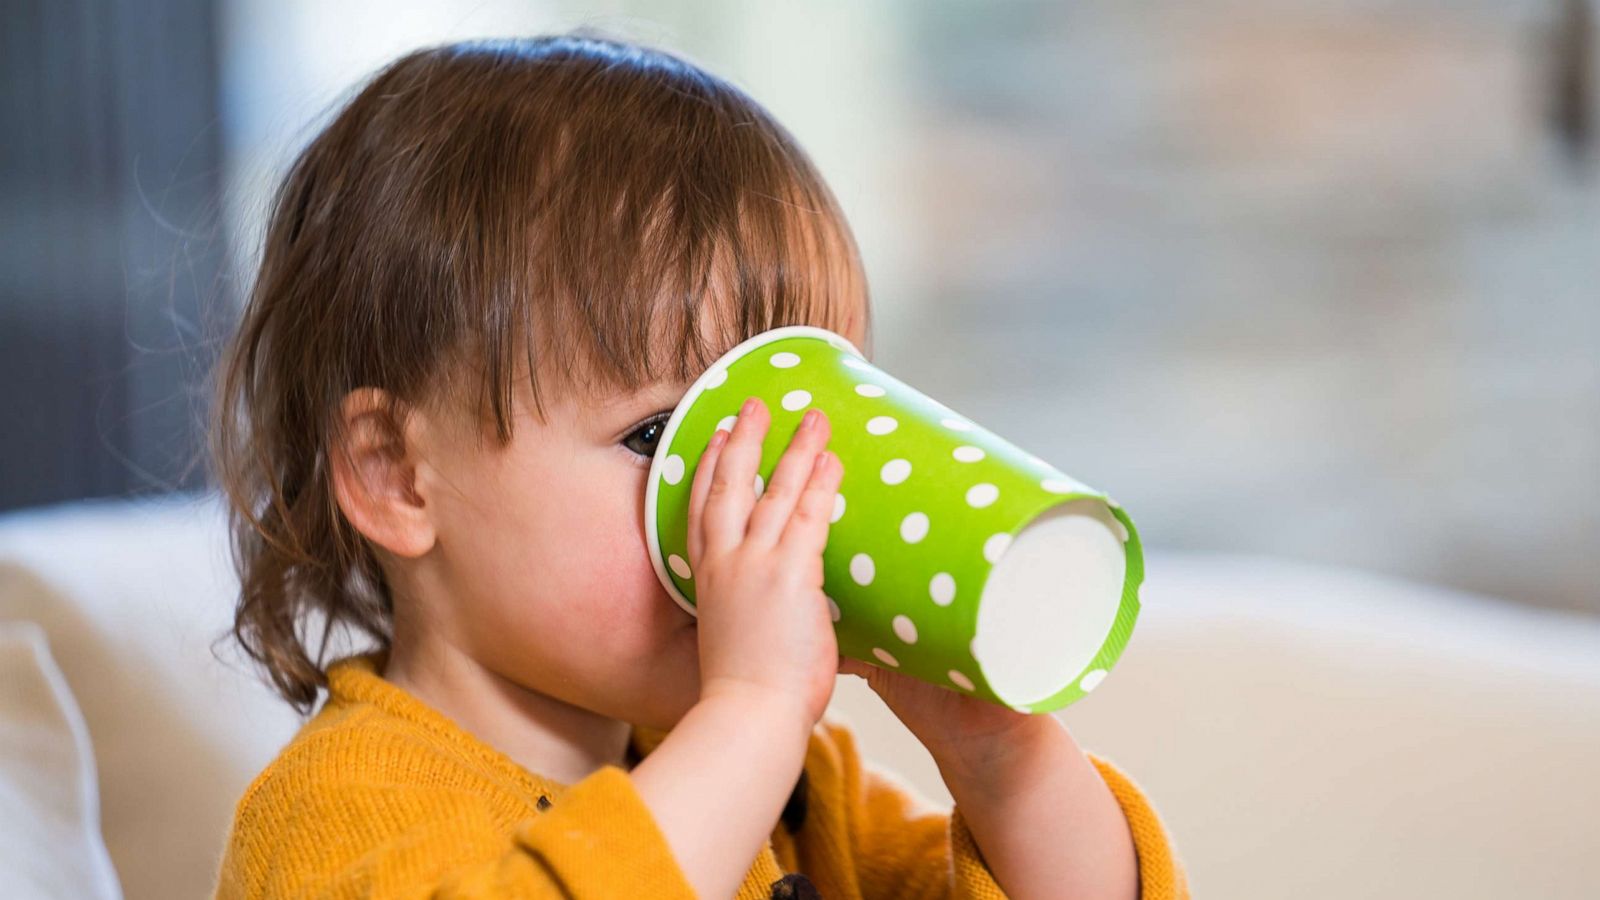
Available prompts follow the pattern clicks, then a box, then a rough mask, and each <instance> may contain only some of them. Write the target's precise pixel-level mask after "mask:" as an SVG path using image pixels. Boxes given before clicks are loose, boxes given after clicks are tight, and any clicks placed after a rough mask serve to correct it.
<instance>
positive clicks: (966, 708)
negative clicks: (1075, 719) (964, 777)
mask: <svg viewBox="0 0 1600 900" xmlns="http://www.w3.org/2000/svg"><path fill="white" fill-rule="evenodd" d="M839 671H840V673H842V674H845V675H859V676H860V677H862V678H864V679H866V682H867V685H868V686H869V687H871V688H872V690H873V692H874V693H876V694H877V695H878V696H879V697H881V698H882V699H883V702H884V704H885V705H886V706H888V707H889V710H890V711H891V712H893V713H894V714H895V716H896V717H897V718H899V720H900V721H901V723H903V724H904V725H905V726H906V728H907V729H908V730H910V732H911V733H912V734H913V735H915V736H916V738H917V740H919V741H921V742H922V745H923V746H924V747H926V748H928V752H929V753H931V754H932V755H933V758H934V760H935V761H936V762H937V763H938V764H939V767H940V768H941V769H949V768H951V767H954V768H955V769H958V770H960V771H964V772H984V771H985V770H986V769H987V768H988V767H989V765H990V764H992V763H993V761H994V760H995V759H996V758H997V757H998V755H999V754H1001V753H1003V752H1004V751H1006V750H1008V749H1012V748H1013V747H1014V745H1015V744H1016V742H1018V741H1022V740H1028V739H1031V736H1032V734H1033V733H1034V732H1036V731H1038V730H1039V729H1042V728H1044V727H1046V726H1048V725H1052V724H1056V723H1054V722H1053V721H1052V720H1051V717H1050V716H1046V715H1033V714H1031V713H1024V712H1017V711H1016V710H1013V709H1010V708H1008V707H1005V706H1001V705H999V704H998V703H990V702H989V701H987V700H980V699H979V698H977V697H973V696H970V695H967V694H963V693H959V692H957V691H953V690H947V689H945V688H941V687H939V686H937V685H934V684H930V683H928V682H926V681H922V680H921V679H917V678H912V677H911V676H909V675H904V674H901V673H900V672H896V671H894V670H892V669H885V668H882V667H880V666H874V665H869V664H867V663H864V662H861V661H860V660H856V659H851V658H850V657H846V656H840V657H839Z"/></svg>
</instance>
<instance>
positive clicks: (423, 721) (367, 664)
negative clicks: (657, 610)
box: [328, 649, 667, 791]
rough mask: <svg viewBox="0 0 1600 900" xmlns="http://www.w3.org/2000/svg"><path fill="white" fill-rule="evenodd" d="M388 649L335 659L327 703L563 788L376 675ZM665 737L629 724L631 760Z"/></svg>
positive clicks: (538, 785)
mask: <svg viewBox="0 0 1600 900" xmlns="http://www.w3.org/2000/svg"><path fill="white" fill-rule="evenodd" d="M388 656H389V651H388V650H387V649H379V650H370V651H367V652H365V653H358V654H355V655H352V656H346V657H344V658H342V659H337V660H335V661H334V662H333V663H331V664H330V665H329V666H328V703H329V704H338V705H341V706H350V705H355V704H368V705H371V706H373V707H376V708H377V709H380V710H382V711H383V712H385V713H388V714H389V715H392V716H395V717H398V718H400V719H404V720H405V721H407V722H410V723H412V724H414V725H418V726H421V727H423V728H426V729H427V730H429V731H431V732H433V733H434V734H436V735H439V736H440V737H443V738H445V739H447V740H449V741H450V742H451V743H453V744H456V745H459V746H465V747H468V748H470V749H471V750H472V752H473V753H475V754H477V755H478V756H480V757H483V758H485V759H486V760H487V761H489V762H491V763H493V764H494V765H496V766H497V767H499V768H507V767H509V768H510V769H512V770H514V771H515V772H517V773H520V775H522V776H523V777H525V778H531V781H532V783H533V786H534V787H535V789H537V790H552V789H554V790H556V791H559V790H561V789H563V788H566V787H567V786H568V785H566V784H564V783H562V782H559V781H556V780H554V779H551V778H547V777H545V776H543V775H540V774H539V773H537V772H530V771H528V769H526V768H525V767H523V766H522V765H521V764H520V763H518V762H517V761H516V760H514V759H512V758H511V757H509V756H507V755H505V754H504V753H502V752H501V751H500V750H497V749H495V748H494V747H492V746H490V745H489V744H487V743H485V742H484V741H482V740H480V739H479V738H478V737H477V736H476V735H474V734H472V733H471V732H469V731H467V730H466V729H465V728H463V727H462V726H461V725H460V724H459V723H457V722H456V721H455V720H454V719H451V718H450V717H449V716H447V715H445V714H444V713H443V712H441V711H439V710H437V709H435V708H434V707H432V706H430V705H428V704H427V703H426V702H424V701H423V700H422V699H420V698H419V697H417V696H416V695H414V694H412V693H411V692H410V691H407V690H405V689H404V688H402V687H400V686H399V685H397V684H394V683H393V682H390V681H388V680H386V679H384V677H383V676H382V675H380V674H379V672H381V671H382V670H383V667H384V665H385V663H386V662H387V661H388ZM666 737H667V732H666V731H664V730H661V729H656V728H650V727H647V726H644V725H632V726H631V730H630V732H629V735H628V741H629V744H630V746H631V748H632V750H633V755H634V756H635V757H637V758H639V759H643V758H644V757H645V756H648V755H649V754H650V752H651V751H652V750H654V749H655V748H656V747H658V746H660V744H661V742H662V741H663V740H665V739H666Z"/></svg>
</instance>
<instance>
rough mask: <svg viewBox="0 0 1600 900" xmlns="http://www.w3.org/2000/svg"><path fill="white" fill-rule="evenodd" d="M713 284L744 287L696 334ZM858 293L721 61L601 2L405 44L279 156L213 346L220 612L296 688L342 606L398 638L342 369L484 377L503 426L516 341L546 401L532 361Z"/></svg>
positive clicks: (818, 309) (618, 369)
mask: <svg viewBox="0 0 1600 900" xmlns="http://www.w3.org/2000/svg"><path fill="white" fill-rule="evenodd" d="M711 296H717V297H719V298H720V299H719V301H718V303H717V306H720V307H723V308H726V309H727V310H729V313H728V314H726V315H722V316H712V317H711V319H710V321H711V323H712V327H710V328H709V329H707V333H708V334H709V335H710V336H709V337H707V336H705V335H703V334H702V332H701V330H700V328H701V325H700V321H701V316H700V312H701V305H702V302H703V300H705V299H706V298H707V297H711ZM857 316H862V317H866V321H863V322H861V323H859V324H861V325H862V326H863V327H865V328H868V329H870V307H869V304H868V302H867V286H866V282H865V276H864V273H863V271H862V268H861V263H860V259H859V254H858V252H857V249H856V245H855V242H854V238H853V236H852V235H851V232H850V229H849V226H848V224H847V223H846V222H845V219H844V215H843V213H842V212H841V210H840V208H839V206H838V204H837V202H836V200H835V198H834V197H833V195H832V193H831V192H830V190H829V189H828V187H827V186H826V184H825V183H824V182H823V180H822V178H821V176H820V175H819V174H818V172H817V171H816V169H815V167H814V166H813V164H812V163H811V161H810V160H809V159H808V157H807V155H806V154H805V153H804V152H803V151H802V150H801V149H800V147H799V146H798V144H797V143H796V142H795V140H794V138H793V137H792V136H791V135H790V134H789V133H788V132H787V131H786V130H785V129H784V128H783V127H782V126H781V125H779V124H778V123H777V122H776V121H775V120H774V119H773V118H772V116H771V115H770V114H769V113H768V112H767V111H766V110H764V109H763V108H762V107H761V106H760V105H759V104H757V103H756V102H755V101H754V100H752V99H751V98H750V97H749V96H748V95H747V94H746V93H745V92H743V91H742V90H741V89H739V88H737V87H735V86H734V85H732V84H730V83H729V82H727V81H725V80H723V79H720V78H718V77H716V76H713V75H711V74H708V73H707V72H705V71H704V70H702V69H700V68H697V67H696V66H695V65H693V64H691V63H689V62H687V61H685V60H684V59H682V58H680V57H678V56H675V55H672V54H669V53H667V52H664V51H662V50H659V49H654V48H650V47H645V46H641V45H639V44H637V43H634V42H629V41H623V40H620V39H616V38H611V37H606V36H604V35H601V34H599V33H597V32H596V31H595V30H594V29H592V28H590V27H588V26H585V27H584V28H580V29H577V30H574V31H571V32H568V33H566V34H559V35H540V36H535V37H528V38H521V39H495V40H480V41H468V42H463V43H457V44H450V45H445V46H438V47H429V48H424V49H420V50H416V51H414V52H411V53H408V54H406V55H405V56H402V57H401V58H399V59H397V60H395V61H394V62H392V63H390V64H389V65H387V66H385V67H384V68H382V69H381V70H379V71H378V72H376V73H375V74H374V75H373V76H371V78H370V79H369V80H368V81H367V83H366V84H365V86H364V87H362V88H361V89H360V90H359V93H357V94H356V95H355V96H354V98H353V99H350V100H349V102H348V103H347V104H346V105H345V106H344V107H343V108H342V109H341V110H340V111H339V113H338V115H337V116H336V117H335V118H334V119H333V120H332V122H331V123H330V124H329V125H328V126H327V127H326V128H325V129H323V130H322V131H321V132H320V133H319V134H318V135H317V136H316V137H315V138H314V139H313V140H311V141H310V143H309V144H308V145H307V146H306V147H305V148H304V149H303V150H302V151H301V153H300V154H299V156H298V157H297V158H296V159H295V161H294V163H293V164H292V166H291V167H290V169H289V171H288V173H287V175H286V176H285V178H284V180H283V182H282V184H281V186H280V187H279V188H278V190H277V191H276V193H275V195H274V196H273V198H272V202H271V208H270V211H269V220H268V223H267V228H266V232H265V241H264V246H263V248H262V256H261V264H260V269H259V271H258V272H257V274H256V279H255V282H254V284H253V286H252V288H251V291H250V294H249V297H248V299H247V302H246V305H245V308H244V311H243V315H242V319H241V321H240V322H239V324H238V327H237V329H236V331H235V332H234V333H233V335H232V336H231V339H230V341H229V344H228V346H227V347H226V349H225V352H224V354H223V356H222V358H221V359H220V360H219V362H218V365H217V368H216V372H217V375H216V383H215V387H214V390H215V394H214V404H213V410H214V412H213V422H212V428H211V435H210V441H209V444H210V454H211V463H212V467H213V470H214V474H215V477H216V479H217V481H218V483H219V485H220V488H221V490H222V491H223V492H224V493H225V495H226V498H227V501H228V510H229V512H228V515H229V532H230V535H231V538H232V551H233V561H234V565H235V568H236V569H237V571H238V573H239V577H240V591H239V596H238V602H237V608H236V610H235V617H234V624H233V627H232V629H231V632H229V633H225V634H223V635H222V639H226V638H227V637H229V634H231V635H232V637H234V638H235V639H236V640H237V641H238V642H239V644H240V645H242V646H243V648H244V649H245V651H246V652H247V653H248V654H249V655H250V657H251V658H253V659H254V660H255V661H256V662H257V663H258V664H259V665H260V666H262V667H263V668H264V669H265V671H266V673H267V675H268V676H269V677H270V679H271V683H272V685H273V687H274V688H275V689H276V690H277V691H278V693H280V694H282V695H283V697H284V698H285V699H287V700H288V701H289V703H290V704H291V705H293V706H294V707H295V708H296V710H298V711H299V712H300V713H301V714H302V715H309V714H310V712H311V710H312V707H313V705H314V703H315V701H316V698H317V695H318V689H319V688H321V687H324V686H326V684H327V678H326V673H325V670H324V665H325V662H326V659H325V657H326V654H327V648H328V638H329V636H330V633H331V632H332V631H333V630H334V629H335V627H337V626H347V627H349V628H351V629H353V630H354V631H355V632H357V633H365V634H366V635H369V636H370V637H371V638H372V639H374V640H375V641H376V642H377V644H378V646H379V647H380V648H387V647H388V646H389V644H390V641H391V640H392V632H391V624H392V623H391V615H392V612H393V598H392V597H391V595H390V590H389V586H388V584H387V582H386V580H385V578H384V573H383V571H382V569H381V568H380V567H379V565H378V559H377V557H376V555H375V554H374V552H373V550H372V548H371V547H370V545H369V544H368V543H367V542H366V540H365V539H364V537H363V536H362V535H361V534H360V533H359V532H357V531H356V530H355V529H354V528H352V527H351V526H350V524H349V523H348V522H347V521H346V520H344V518H343V515H342V513H341V510H340V508H339V506H338V503H337V502H336V500H335V496H334V491H333V484H332V481H331V478H330V467H329V465H328V452H329V448H342V447H343V446H344V441H343V437H344V431H343V428H344V421H343V417H342V415H341V414H340V413H341V401H342V399H343V398H344V396H345V395H346V393H348V392H349V391H351V390H353V389H355V388H357V387H361V386H373V387H378V388H382V389H383V390H384V391H385V392H386V394H387V395H388V396H389V397H390V399H391V400H392V404H391V413H393V414H394V415H396V416H397V420H402V419H403V416H404V413H405V410H406V409H407V408H410V407H413V406H417V405H431V404H434V403H436V402H437V403H445V402H447V401H452V402H453V401H454V400H456V399H458V398H466V396H467V394H468V392H469V390H470V389H472V388H474V387H475V388H476V392H475V397H476V405H475V406H474V407H473V409H474V410H475V411H476V415H477V421H478V422H479V423H480V424H481V423H482V422H483V421H484V416H483V410H484V407H485V406H486V405H487V406H489V407H490V409H491V410H492V413H493V421H494V424H495V426H496V427H495V429H494V434H495V436H496V438H497V440H498V442H499V445H500V446H501V447H503V446H505V445H506V443H508V442H509V440H510V439H511V417H510V416H509V415H508V410H509V407H510V405H511V396H512V389H513V380H512V379H513V377H514V375H513V373H514V372H516V370H517V368H518V365H517V364H518V357H517V356H516V354H518V353H519V352H522V353H525V354H526V361H527V372H528V377H529V378H530V380H531V381H532V391H533V396H534V399H535V403H536V405H537V407H538V414H539V416H540V418H541V420H543V419H544V404H543V401H542V399H541V397H542V393H541V390H540V389H541V385H540V379H539V378H538V377H536V372H538V367H536V366H535V362H536V361H537V362H538V363H539V364H540V365H541V366H543V368H544V369H545V371H546V372H547V373H550V375H551V377H553V378H555V379H556V380H557V381H559V382H560V384H561V385H562V387H563V388H565V389H569V390H580V391H582V392H583V393H581V394H580V396H587V395H589V393H591V392H595V391H600V390H619V389H620V390H635V389H638V388H641V387H643V386H645V385H647V384H650V383H653V382H655V381H658V380H663V379H665V378H674V379H676V380H680V381H682V380H687V379H690V378H692V377H693V376H694V375H697V374H698V373H699V372H700V371H703V370H704V369H705V368H706V367H707V366H709V365H710V363H711V362H713V361H714V360H715V359H716V358H717V356H718V355H720V353H721V352H722V351H724V350H725V349H727V348H728V347H731V346H732V345H733V344H735V343H737V342H738V341H740V340H742V339H744V338H746V337H749V336H751V335H754V334H757V333H759V332H761V331H764V330H767V329H769V328H774V327H777V326H780V325H786V324H813V325H820V326H822V327H826V328H831V329H833V330H835V331H838V332H840V333H846V332H847V331H848V330H849V329H850V327H851V326H852V325H853V324H856V323H855V321H854V317H857ZM868 343H869V344H870V341H869V342H868ZM861 349H862V350H863V352H870V350H869V347H867V346H864V347H862V348H861ZM545 387H547V388H552V387H553V386H552V385H545ZM480 435H481V431H480ZM313 617H318V618H320V619H321V620H322V635H321V643H320V646H319V648H318V650H317V652H316V653H315V654H313V653H312V652H311V644H312V641H311V639H310V635H309V631H308V630H307V626H308V625H309V623H308V621H307V620H308V619H310V618H313Z"/></svg>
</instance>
